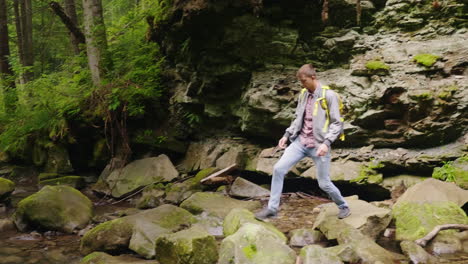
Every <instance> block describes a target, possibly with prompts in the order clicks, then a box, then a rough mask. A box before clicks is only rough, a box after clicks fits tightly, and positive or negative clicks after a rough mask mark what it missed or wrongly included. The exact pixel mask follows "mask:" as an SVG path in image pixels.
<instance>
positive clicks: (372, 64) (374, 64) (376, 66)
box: [366, 60, 390, 71]
mask: <svg viewBox="0 0 468 264" xmlns="http://www.w3.org/2000/svg"><path fill="white" fill-rule="evenodd" d="M366 68H367V69H368V70H373V71H376V70H387V71H388V70H390V66H388V65H387V64H385V62H383V61H379V60H374V61H368V62H367V63H366Z"/></svg>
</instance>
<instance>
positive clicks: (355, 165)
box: [301, 160, 363, 181]
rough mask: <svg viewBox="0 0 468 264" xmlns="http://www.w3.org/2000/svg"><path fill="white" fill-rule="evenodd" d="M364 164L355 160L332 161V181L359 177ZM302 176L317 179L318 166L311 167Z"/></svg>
mask: <svg viewBox="0 0 468 264" xmlns="http://www.w3.org/2000/svg"><path fill="white" fill-rule="evenodd" d="M362 167H363V164H362V163H360V162H354V161H342V160H339V161H332V162H331V165H330V179H331V180H332V181H351V180H354V179H357V178H359V176H360V172H361V170H362ZM301 176H302V177H310V178H312V179H317V168H316V167H315V166H313V167H310V168H309V169H308V170H306V171H305V172H304V173H302V174H301Z"/></svg>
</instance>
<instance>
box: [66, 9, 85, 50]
mask: <svg viewBox="0 0 468 264" xmlns="http://www.w3.org/2000/svg"><path fill="white" fill-rule="evenodd" d="M64 5H65V14H67V16H68V17H69V18H70V21H71V22H72V23H73V25H75V27H76V28H77V29H78V31H79V32H80V33H81V30H79V27H78V16H77V15H76V6H75V0H65V1H64ZM70 42H71V44H72V47H73V51H74V52H75V54H76V55H78V54H80V43H83V44H84V35H83V33H81V36H77V35H76V34H74V33H73V31H71V30H70Z"/></svg>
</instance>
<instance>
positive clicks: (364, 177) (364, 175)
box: [350, 161, 385, 184]
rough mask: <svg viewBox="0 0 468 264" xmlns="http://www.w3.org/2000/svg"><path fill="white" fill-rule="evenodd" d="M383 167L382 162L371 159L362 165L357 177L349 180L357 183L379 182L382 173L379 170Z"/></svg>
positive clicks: (381, 178)
mask: <svg viewBox="0 0 468 264" xmlns="http://www.w3.org/2000/svg"><path fill="white" fill-rule="evenodd" d="M383 167H385V165H384V164H382V163H381V162H375V161H371V162H369V163H368V164H367V165H362V166H361V170H360V172H359V177H357V178H356V179H353V180H350V182H356V183H358V184H366V183H381V182H382V181H383V175H382V174H381V173H379V170H380V169H382V168H383Z"/></svg>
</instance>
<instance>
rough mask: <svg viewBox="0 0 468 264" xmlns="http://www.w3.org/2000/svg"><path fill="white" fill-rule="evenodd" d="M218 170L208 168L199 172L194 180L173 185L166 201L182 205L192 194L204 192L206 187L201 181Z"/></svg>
mask: <svg viewBox="0 0 468 264" xmlns="http://www.w3.org/2000/svg"><path fill="white" fill-rule="evenodd" d="M217 170H218V169H217V168H214V167H210V168H206V169H203V170H201V171H200V172H198V173H197V174H196V175H195V177H193V178H190V179H188V180H186V181H184V182H180V183H176V184H173V185H172V186H170V188H168V191H167V192H166V198H165V199H166V201H168V202H171V203H174V204H180V203H181V202H183V201H184V200H185V199H187V198H189V197H190V196H191V195H192V194H194V193H196V192H200V191H203V189H204V185H203V184H201V183H200V181H201V180H202V179H204V178H206V177H207V176H208V175H210V174H212V173H214V172H216V171H217Z"/></svg>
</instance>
